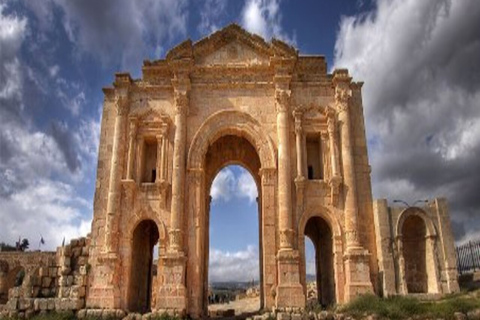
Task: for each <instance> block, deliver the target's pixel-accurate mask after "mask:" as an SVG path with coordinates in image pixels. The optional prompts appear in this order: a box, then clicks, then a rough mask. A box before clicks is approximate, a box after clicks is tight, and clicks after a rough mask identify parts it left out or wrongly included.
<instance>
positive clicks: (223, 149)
mask: <svg viewBox="0 0 480 320" xmlns="http://www.w3.org/2000/svg"><path fill="white" fill-rule="evenodd" d="M232 165H235V166H241V167H242V168H243V169H244V171H246V172H248V174H249V175H250V176H251V177H252V178H253V180H254V184H255V186H256V189H257V192H258V201H259V203H260V201H261V191H260V190H259V189H260V188H259V182H260V175H259V172H260V159H259V157H258V154H257V152H256V150H255V148H254V147H253V146H252V144H251V143H250V142H249V141H248V140H247V139H245V138H244V137H241V136H237V135H228V134H227V135H224V136H222V137H220V138H218V139H217V140H216V141H215V142H213V143H212V144H211V145H210V146H209V147H208V150H207V153H206V157H205V180H206V185H205V186H206V190H207V191H210V190H211V188H212V184H213V181H214V179H215V178H216V177H217V175H218V174H219V173H221V170H222V169H223V168H226V167H228V166H232ZM205 196H206V202H205V203H206V204H207V208H206V211H205V212H206V214H207V215H206V221H205V222H206V228H205V230H206V231H207V230H208V232H207V234H206V236H205V244H204V247H205V248H209V245H210V231H209V230H210V228H209V226H210V225H211V220H210V219H211V218H212V217H211V215H210V213H211V205H212V204H211V196H210V192H206V193H205ZM255 205H257V210H256V211H257V212H258V223H256V224H254V225H255V226H256V230H255V231H253V232H258V239H259V243H258V244H259V245H258V251H259V274H260V277H259V278H260V279H258V280H259V282H260V283H259V300H260V301H259V304H258V307H257V308H256V309H257V310H258V309H259V308H262V307H263V301H264V300H263V289H262V283H263V276H262V272H260V270H262V266H263V260H262V250H263V246H262V229H261V228H259V226H260V225H261V219H262V215H261V212H260V211H261V210H260V208H259V207H258V204H257V203H255ZM249 231H250V232H251V231H252V230H249ZM206 251H207V252H206V254H205V262H204V266H205V273H204V277H205V282H204V283H205V284H206V285H205V286H204V289H203V290H204V300H205V303H206V304H207V305H208V298H209V291H208V290H209V285H210V283H209V281H208V274H209V256H210V254H209V253H210V252H209V250H208V249H207V250H206ZM247 281H248V280H247ZM210 293H211V292H210ZM207 308H208V307H207ZM249 311H256V310H249Z"/></svg>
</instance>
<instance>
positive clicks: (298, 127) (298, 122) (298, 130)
mask: <svg viewBox="0 0 480 320" xmlns="http://www.w3.org/2000/svg"><path fill="white" fill-rule="evenodd" d="M294 117H295V143H296V151H297V178H305V168H304V161H305V160H304V154H303V145H302V142H303V130H302V118H301V117H302V114H301V112H294Z"/></svg>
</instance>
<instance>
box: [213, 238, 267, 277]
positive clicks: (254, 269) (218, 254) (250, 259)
mask: <svg viewBox="0 0 480 320" xmlns="http://www.w3.org/2000/svg"><path fill="white" fill-rule="evenodd" d="M258 258H259V256H258V248H257V247H256V246H253V245H249V246H247V248H246V249H245V250H240V251H235V252H229V251H221V250H217V249H214V248H211V249H210V260H209V269H208V279H209V282H224V281H251V280H256V281H258V279H259V272H260V271H259V264H258V261H259V259H258Z"/></svg>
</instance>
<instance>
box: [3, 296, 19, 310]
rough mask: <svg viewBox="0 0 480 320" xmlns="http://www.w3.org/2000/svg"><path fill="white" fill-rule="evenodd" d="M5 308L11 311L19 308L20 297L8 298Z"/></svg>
mask: <svg viewBox="0 0 480 320" xmlns="http://www.w3.org/2000/svg"><path fill="white" fill-rule="evenodd" d="M5 309H7V310H9V311H13V310H17V309H18V298H10V299H8V301H7V303H6V304H5Z"/></svg>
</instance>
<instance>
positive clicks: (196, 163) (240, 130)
mask: <svg viewBox="0 0 480 320" xmlns="http://www.w3.org/2000/svg"><path fill="white" fill-rule="evenodd" d="M225 135H233V136H239V137H243V138H245V139H246V140H248V141H249V142H250V143H251V144H252V146H253V147H254V148H255V150H256V151H257V153H258V156H259V158H260V162H261V165H262V168H276V151H275V147H274V145H273V142H272V140H271V139H270V137H269V136H268V134H267V133H266V132H265V131H264V130H263V129H262V127H261V125H260V123H259V122H258V121H257V120H256V119H255V118H253V117H252V116H251V115H249V114H247V113H244V112H240V111H237V110H222V111H218V112H216V113H214V114H212V115H211V116H210V117H208V118H207V119H206V120H205V122H204V123H203V124H202V125H201V126H200V128H199V129H198V130H197V132H196V133H195V136H194V137H193V140H192V143H191V144H190V148H189V150H188V157H187V168H189V169H193V168H202V167H203V160H204V157H205V155H206V153H207V149H208V147H209V146H210V145H211V144H212V143H214V142H215V141H216V140H217V139H218V138H220V137H222V136H225Z"/></svg>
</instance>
